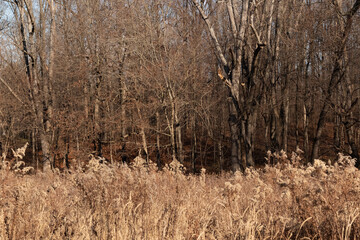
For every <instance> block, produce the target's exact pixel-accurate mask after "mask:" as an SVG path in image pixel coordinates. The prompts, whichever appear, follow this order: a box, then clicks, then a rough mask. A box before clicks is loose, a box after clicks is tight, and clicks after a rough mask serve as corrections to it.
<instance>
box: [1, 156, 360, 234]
mask: <svg viewBox="0 0 360 240" xmlns="http://www.w3.org/2000/svg"><path fill="white" fill-rule="evenodd" d="M269 157H276V158H277V157H278V156H273V155H271V154H269ZM280 159H282V160H284V159H285V161H282V162H281V163H280V162H279V163H278V164H277V165H275V166H267V167H265V168H264V169H259V170H254V169H248V170H247V171H246V172H245V173H244V174H242V173H235V174H230V173H226V174H222V175H206V174H205V172H203V173H202V174H201V175H198V176H195V175H189V176H187V175H184V174H182V173H181V171H179V166H177V165H176V164H175V165H172V166H169V167H167V168H165V169H164V170H163V171H156V169H155V167H154V166H153V165H152V166H150V167H143V166H142V164H141V163H138V162H137V163H135V164H134V166H132V167H128V166H126V165H118V166H111V165H106V164H100V163H98V162H97V161H96V159H93V160H92V161H91V162H90V163H89V165H88V167H87V169H86V171H80V170H79V171H73V172H72V173H71V174H69V173H51V174H44V173H37V174H35V175H26V174H22V173H21V172H20V173H19V171H18V172H17V173H16V172H15V171H8V170H0V239H354V238H357V239H358V238H360V219H359V213H360V172H359V171H358V170H357V169H355V168H354V167H353V160H351V159H349V158H346V157H343V156H340V160H339V163H338V164H337V165H335V166H330V165H327V164H325V163H323V162H320V161H316V162H315V164H314V166H308V167H301V166H297V165H298V164H296V161H298V160H299V158H298V157H297V155H296V154H295V155H293V156H292V157H291V159H289V160H286V159H287V157H284V156H283V157H282V158H281V157H280Z"/></svg>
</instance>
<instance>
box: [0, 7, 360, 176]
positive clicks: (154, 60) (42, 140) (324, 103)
mask: <svg viewBox="0 0 360 240" xmlns="http://www.w3.org/2000/svg"><path fill="white" fill-rule="evenodd" d="M359 5H360V1H353V0H288V1H285V0H249V1H248V0H244V1H241V0H224V1H213V0H208V1H206V0H192V1H190V0H173V1H167V0H127V1H125V0H124V1H119V0H99V1H98V0H85V1H80V0H4V1H2V2H1V5H0V7H1V15H0V16H1V22H0V30H1V31H0V57H1V58H0V80H1V81H0V92H1V95H0V146H1V147H0V150H1V154H2V161H5V160H9V159H12V158H14V154H13V152H12V151H11V149H16V148H20V147H22V146H23V145H24V144H25V143H26V142H28V143H29V147H28V148H27V150H26V152H27V154H26V158H25V160H26V161H25V162H26V163H27V164H28V165H30V166H33V167H36V169H42V170H49V169H54V168H58V169H66V168H70V167H71V166H77V165H78V164H80V163H83V162H86V161H88V160H89V157H88V155H89V154H92V155H94V156H99V157H104V158H105V159H106V161H108V162H111V163H113V162H131V161H132V159H134V158H135V157H136V156H138V155H139V156H141V157H142V158H144V159H146V160H147V161H152V162H155V163H156V164H157V165H158V166H159V167H162V166H164V165H165V164H167V163H169V162H171V161H172V160H177V161H179V162H180V163H181V164H183V165H184V166H186V168H187V169H188V171H189V172H195V173H196V172H200V169H201V168H206V169H207V170H208V171H210V172H221V171H223V170H225V171H226V170H234V171H237V170H242V171H244V170H245V169H246V168H247V167H261V166H264V164H265V157H266V156H267V154H268V151H270V153H271V154H272V153H278V154H281V152H284V153H291V152H296V151H302V152H303V157H304V159H305V160H306V162H308V163H314V160H315V159H323V160H326V161H327V160H329V159H330V160H331V161H336V159H337V153H338V152H341V153H344V154H345V155H350V156H351V157H352V158H356V159H359V143H360V128H359V126H360V117H359V116H360V103H359V102H358V99H359V96H360V90H359V89H360V81H359V76H360V72H359V71H360V69H359V57H360V56H359V54H360V44H359V41H360V28H359V27H358V26H359V21H360V18H359V13H358V9H359ZM356 165H357V166H359V165H358V164H356Z"/></svg>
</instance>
